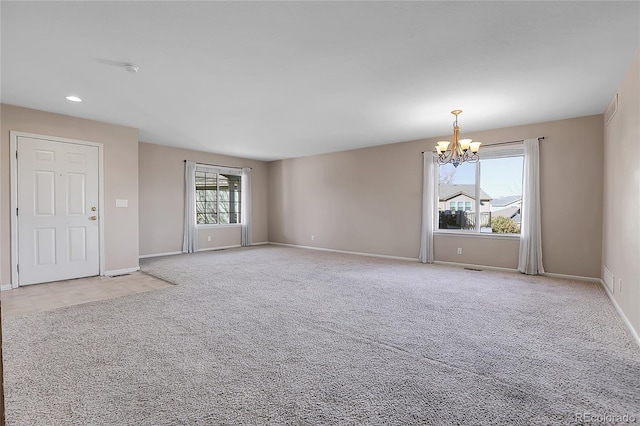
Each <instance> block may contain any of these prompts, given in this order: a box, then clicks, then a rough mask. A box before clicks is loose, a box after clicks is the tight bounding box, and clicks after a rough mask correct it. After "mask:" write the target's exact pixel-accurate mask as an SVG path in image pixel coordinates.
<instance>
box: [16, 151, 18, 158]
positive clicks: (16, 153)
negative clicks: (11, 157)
mask: <svg viewBox="0 0 640 426" xmlns="http://www.w3.org/2000/svg"><path fill="white" fill-rule="evenodd" d="M17 159H18V151H17V150H16V160H17Z"/></svg>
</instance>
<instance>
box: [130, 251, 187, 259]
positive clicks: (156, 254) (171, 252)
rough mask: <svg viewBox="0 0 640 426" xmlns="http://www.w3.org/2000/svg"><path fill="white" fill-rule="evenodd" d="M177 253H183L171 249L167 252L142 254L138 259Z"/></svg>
mask: <svg viewBox="0 0 640 426" xmlns="http://www.w3.org/2000/svg"><path fill="white" fill-rule="evenodd" d="M176 254H182V252H181V251H170V252H167V253H154V254H141V255H140V256H138V259H146V258H148V257H161V256H175V255H176Z"/></svg>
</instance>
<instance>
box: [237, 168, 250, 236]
mask: <svg viewBox="0 0 640 426" xmlns="http://www.w3.org/2000/svg"><path fill="white" fill-rule="evenodd" d="M240 221H241V222H242V238H241V245H242V247H246V246H250V245H251V243H252V241H251V168H249V167H243V168H242V212H241V218H240Z"/></svg>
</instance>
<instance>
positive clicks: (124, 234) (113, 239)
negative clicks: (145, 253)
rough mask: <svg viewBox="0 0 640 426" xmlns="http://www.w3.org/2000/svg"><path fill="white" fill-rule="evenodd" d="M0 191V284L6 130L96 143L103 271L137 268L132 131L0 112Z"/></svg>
mask: <svg viewBox="0 0 640 426" xmlns="http://www.w3.org/2000/svg"><path fill="white" fill-rule="evenodd" d="M0 118H1V120H0V123H1V131H2V138H1V141H2V146H1V147H0V186H1V188H2V196H1V197H0V202H1V214H0V235H1V237H2V238H1V240H2V244H1V252H0V253H1V262H0V266H1V269H2V270H1V273H0V276H1V280H2V284H9V283H10V282H11V257H10V250H11V246H10V244H11V234H10V229H11V225H10V224H11V222H10V208H11V206H10V189H11V184H10V175H11V174H10V168H9V167H10V161H9V143H10V141H9V132H10V131H11V130H15V131H21V132H28V133H34V134H40V135H47V136H57V137H62V138H69V139H78V140H83V141H89V142H98V143H102V144H103V145H104V200H105V211H104V212H103V214H102V218H103V220H104V231H105V241H104V245H105V269H106V270H107V271H115V270H121V269H129V268H136V267H138V187H137V184H136V183H137V181H138V130H137V129H133V128H130V127H122V126H116V125H113V124H107V123H101V122H97V121H92V120H85V119H81V118H76V117H70V116H66V115H61V114H52V113H49V112H44V111H37V110H32V109H27V108H20V107H16V106H12V105H4V104H3V105H2V109H1V111H0ZM116 199H127V200H129V207H127V208H116V207H115V200H116Z"/></svg>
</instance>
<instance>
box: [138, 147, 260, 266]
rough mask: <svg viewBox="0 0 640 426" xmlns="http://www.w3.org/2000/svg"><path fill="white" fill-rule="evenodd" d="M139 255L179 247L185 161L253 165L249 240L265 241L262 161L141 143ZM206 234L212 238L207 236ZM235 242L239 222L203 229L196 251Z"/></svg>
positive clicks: (236, 241)
mask: <svg viewBox="0 0 640 426" xmlns="http://www.w3.org/2000/svg"><path fill="white" fill-rule="evenodd" d="M138 149H139V156H138V159H139V192H140V255H141V256H145V255H154V254H162V253H175V252H181V251H182V238H183V221H184V160H191V161H195V162H199V163H207V164H218V165H223V166H233V167H252V172H251V186H252V188H251V189H252V190H251V203H252V211H251V215H252V232H253V235H252V237H253V242H254V243H260V242H266V241H267V203H268V196H267V181H268V179H269V176H268V169H267V163H265V162H263V161H256V160H246V159H242V158H237V157H228V156H224V155H217V154H210V153H205V152H198V151H190V150H186V149H180V148H171V147H167V146H161V145H154V144H150V143H144V142H140V144H139V145H138ZM208 236H211V241H208V240H207V237H208ZM239 244H240V226H237V225H236V226H234V225H229V226H217V227H216V226H213V227H202V228H200V229H199V232H198V247H199V249H207V248H214V247H228V246H234V245H239Z"/></svg>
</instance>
